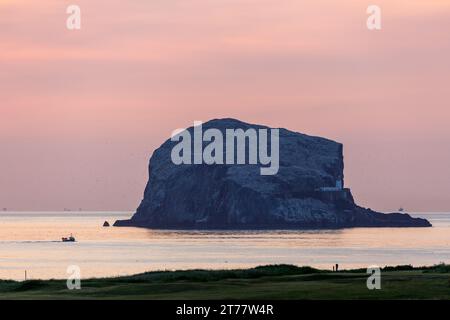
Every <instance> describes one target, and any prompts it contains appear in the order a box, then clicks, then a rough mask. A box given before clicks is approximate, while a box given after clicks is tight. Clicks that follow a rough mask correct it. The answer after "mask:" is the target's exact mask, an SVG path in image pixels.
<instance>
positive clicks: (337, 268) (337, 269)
mask: <svg viewBox="0 0 450 320" xmlns="http://www.w3.org/2000/svg"><path fill="white" fill-rule="evenodd" d="M338 271H339V264H337V263H336V272H338Z"/></svg>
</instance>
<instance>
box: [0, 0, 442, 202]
mask: <svg viewBox="0 0 450 320" xmlns="http://www.w3.org/2000/svg"><path fill="white" fill-rule="evenodd" d="M70 4H78V5H79V6H80V7H81V11H82V29H81V30H80V31H69V30H67V29H66V25H65V23H66V18H67V14H66V13H65V11H66V7H67V6H68V5H70ZM371 4H377V5H379V6H380V7H381V9H382V30H381V31H369V30H368V29H367V28H366V18H367V14H366V8H367V6H368V5H371ZM449 35H450V1H448V0H446V1H444V0H431V1H430V0H428V1H419V0H416V1H414V0H408V1H399V0H390V1H385V0H383V1H377V2H376V3H373V2H366V1H356V0H343V1H331V0H328V1H324V0H319V1H317V0H314V1H313V0H309V1H300V0H286V1H284V0H283V1H279V0H214V1H209V0H154V1H141V0H127V1H119V0H109V1H93V0H89V1H88V0H82V1H79V0H73V1H61V0H41V1H25V0H21V1H20V0H6V1H5V0H0V147H1V153H0V155H1V156H0V208H2V207H6V208H9V209H10V210H61V209H63V208H72V209H78V208H83V209H85V210H133V209H134V208H136V207H137V205H138V204H139V201H140V199H141V198H142V194H143V190H144V186H145V183H146V181H147V164H148V159H149V157H150V155H151V153H152V152H153V150H154V149H155V148H157V147H158V146H159V145H160V144H161V143H162V142H163V141H164V140H165V139H166V138H167V137H168V136H169V135H170V133H171V132H172V130H174V129H176V128H179V127H186V126H189V125H192V123H193V121H194V120H203V121H207V120H209V119H211V118H218V117H235V118H239V119H241V120H244V121H248V122H254V123H262V124H267V125H271V126H275V127H285V128H288V129H291V130H293V131H299V132H303V133H307V134H311V135H319V136H324V137H327V138H330V139H334V140H337V141H339V142H342V143H343V144H344V152H345V166H346V168H345V175H346V185H347V186H348V187H350V188H351V189H352V191H353V195H354V196H355V198H356V200H357V202H358V203H360V204H362V205H364V206H368V207H371V208H373V209H379V210H395V209H397V208H398V207H399V206H404V207H405V208H407V209H409V210H417V211H445V210H447V211H449V210H450V196H449V191H450V168H449V164H450V147H449V146H450V98H449V93H450V88H449V84H450V59H449V57H450V40H449V39H450V38H449Z"/></svg>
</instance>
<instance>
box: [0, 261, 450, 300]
mask: <svg viewBox="0 0 450 320" xmlns="http://www.w3.org/2000/svg"><path fill="white" fill-rule="evenodd" d="M369 276H370V274H368V273H367V270H366V269H364V268H361V269H349V270H340V271H337V272H333V271H330V270H323V269H315V268H311V267H307V266H305V267H297V266H294V265H268V266H259V267H256V268H250V269H230V270H200V269H198V270H180V271H151V272H145V273H139V274H135V275H131V276H121V277H109V278H91V279H82V280H81V289H80V290H68V289H67V286H66V280H26V281H14V280H0V299H51V300H54V299H56V300H59V299H132V300H134V299H181V300H185V299H206V300H215V299H287V300H289V299H319V300H320V299H450V290H449V289H448V288H449V278H450V265H445V264H440V265H434V266H431V267H412V266H411V265H403V266H387V267H384V268H381V286H382V289H381V290H368V289H367V286H366V282H367V278H368V277H369Z"/></svg>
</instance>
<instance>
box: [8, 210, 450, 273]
mask: <svg viewBox="0 0 450 320" xmlns="http://www.w3.org/2000/svg"><path fill="white" fill-rule="evenodd" d="M131 215H132V213H131V212H68V211H65V212H7V211H6V212H0V279H13V280H24V279H25V276H26V278H27V279H65V278H67V277H68V276H69V275H70V274H72V272H73V270H74V269H73V267H71V266H76V267H77V268H79V270H80V273H81V278H82V279H86V278H94V277H113V276H123V275H130V274H136V273H141V272H145V271H155V270H182V269H233V268H249V267H255V266H260V265H269V264H281V263H286V264H294V265H298V266H312V267H316V268H323V269H332V266H333V265H335V264H339V268H340V269H348V268H367V267H369V266H373V265H375V266H380V267H383V266H386V265H391V266H393V265H404V264H411V265H413V266H429V265H434V264H438V263H450V213H448V212H442V213H413V214H411V215H412V216H415V217H422V218H426V219H428V220H429V221H430V222H431V223H432V224H433V227H431V228H352V229H341V230H297V231H295V230H272V231H250V230H249V231H195V230H188V231H187V230H186V231H183V230H177V231H174V230H150V229H143V228H129V227H120V228H118V227H112V226H111V227H103V223H104V222H105V221H108V222H109V223H110V224H111V225H112V224H113V223H114V221H115V220H117V219H126V218H129V217H131ZM70 234H72V235H73V236H74V237H75V238H76V242H62V241H61V238H62V237H67V236H70Z"/></svg>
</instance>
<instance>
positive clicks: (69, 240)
mask: <svg viewBox="0 0 450 320" xmlns="http://www.w3.org/2000/svg"><path fill="white" fill-rule="evenodd" d="M61 240H62V242H75V237H74V236H73V235H72V234H70V237H62V238H61Z"/></svg>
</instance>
